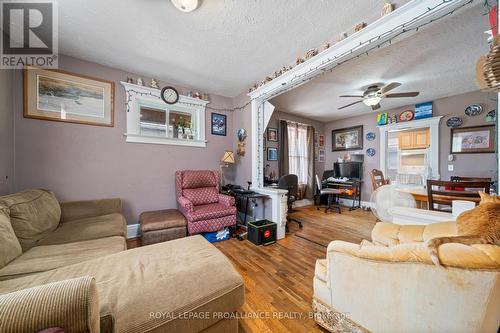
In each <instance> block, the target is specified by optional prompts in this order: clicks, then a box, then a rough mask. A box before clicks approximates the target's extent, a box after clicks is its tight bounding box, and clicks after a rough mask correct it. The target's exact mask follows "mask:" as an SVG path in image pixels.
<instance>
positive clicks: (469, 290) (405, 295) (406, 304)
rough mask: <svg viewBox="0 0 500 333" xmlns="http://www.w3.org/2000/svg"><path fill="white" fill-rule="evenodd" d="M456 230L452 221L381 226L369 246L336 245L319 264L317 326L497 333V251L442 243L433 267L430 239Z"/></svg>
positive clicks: (499, 315) (343, 329) (499, 257)
mask: <svg viewBox="0 0 500 333" xmlns="http://www.w3.org/2000/svg"><path fill="white" fill-rule="evenodd" d="M456 233H457V230H456V223H455V222H443V223H435V224H430V225H427V226H423V225H407V226H400V225H395V224H390V223H382V222H380V223H377V224H376V226H375V228H374V229H373V231H372V241H371V242H369V241H363V242H362V243H361V244H352V243H347V242H342V241H333V242H331V243H330V244H329V245H328V249H327V256H326V259H320V260H318V261H317V262H316V269H315V276H314V282H313V284H314V297H313V309H314V312H315V320H316V322H317V323H318V324H320V325H321V326H323V327H325V328H327V329H329V330H331V331H333V332H368V331H369V332H389V333H390V332H409V333H411V332H456V333H460V332H477V333H479V332H481V333H487V332H497V329H498V327H499V325H500V247H499V246H495V245H488V244H478V245H471V246H467V245H462V244H456V243H449V244H444V245H441V246H440V247H439V257H440V261H441V263H442V266H441V267H438V266H435V265H433V264H432V262H431V259H430V256H429V253H428V251H427V249H426V246H425V241H427V240H429V239H432V238H435V237H444V236H454V235H456Z"/></svg>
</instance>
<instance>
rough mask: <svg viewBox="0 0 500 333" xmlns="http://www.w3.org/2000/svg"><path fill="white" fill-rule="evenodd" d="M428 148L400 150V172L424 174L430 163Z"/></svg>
mask: <svg viewBox="0 0 500 333" xmlns="http://www.w3.org/2000/svg"><path fill="white" fill-rule="evenodd" d="M428 154H429V150H428V149H414V150H399V151H398V174H409V175H423V174H424V173H425V170H426V168H427V164H428Z"/></svg>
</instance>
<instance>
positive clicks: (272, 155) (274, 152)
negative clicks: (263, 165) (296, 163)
mask: <svg viewBox="0 0 500 333" xmlns="http://www.w3.org/2000/svg"><path fill="white" fill-rule="evenodd" d="M267 160H268V161H277V160H278V148H274V147H267Z"/></svg>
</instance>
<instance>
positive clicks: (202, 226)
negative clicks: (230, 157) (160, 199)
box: [175, 170, 236, 235]
mask: <svg viewBox="0 0 500 333" xmlns="http://www.w3.org/2000/svg"><path fill="white" fill-rule="evenodd" d="M219 180H220V175H219V172H218V171H210V170H182V171H177V172H176V173H175V190H176V197H177V204H178V207H179V210H180V211H181V213H182V214H183V215H184V216H185V217H186V219H187V225H188V232H189V234H190V235H194V234H199V233H201V232H212V231H218V230H221V229H223V228H224V227H228V226H232V225H235V224H236V207H235V206H234V198H233V197H230V196H227V195H223V194H220V193H219V183H220V181H219Z"/></svg>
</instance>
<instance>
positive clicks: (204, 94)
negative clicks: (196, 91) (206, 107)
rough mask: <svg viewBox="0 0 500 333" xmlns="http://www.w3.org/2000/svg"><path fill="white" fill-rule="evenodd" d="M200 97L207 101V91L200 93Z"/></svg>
mask: <svg viewBox="0 0 500 333" xmlns="http://www.w3.org/2000/svg"><path fill="white" fill-rule="evenodd" d="M201 99H202V100H204V101H208V94H207V93H203V94H201Z"/></svg>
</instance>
